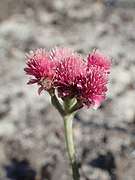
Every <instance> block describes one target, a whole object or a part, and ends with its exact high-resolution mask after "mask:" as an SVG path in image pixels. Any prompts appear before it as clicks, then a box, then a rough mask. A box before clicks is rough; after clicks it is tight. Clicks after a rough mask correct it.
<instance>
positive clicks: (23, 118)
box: [0, 0, 135, 180]
mask: <svg viewBox="0 0 135 180" xmlns="http://www.w3.org/2000/svg"><path fill="white" fill-rule="evenodd" d="M61 44H63V45H64V46H69V47H71V48H73V49H75V51H77V52H79V53H83V54H88V53H89V52H91V51H92V49H93V48H99V49H100V50H101V51H102V52H103V53H105V54H107V55H108V56H110V57H111V58H112V62H113V63H112V70H111V76H110V84H109V86H108V88H109V91H108V99H107V100H106V101H105V102H104V103H103V105H102V106H101V107H100V108H99V109H98V110H96V111H95V110H93V109H88V110H87V109H85V108H84V109H82V110H80V111H79V112H78V113H77V115H76V117H75V119H74V129H73V131H74V141H75V148H76V153H77V158H78V163H79V167H80V174H81V180H135V103H134V102H135V0H128V1H126V0H29V1H28V0H0V180H70V179H72V178H71V171H70V167H69V160H68V157H67V152H66V144H65V137H64V131H63V122H62V119H61V117H60V115H59V114H58V112H57V110H56V109H55V108H53V107H52V105H51V104H50V98H49V96H48V94H47V93H43V94H42V95H40V96H39V95H38V94H37V89H38V87H36V86H27V85H26V83H27V81H28V78H29V77H28V76H26V75H25V73H24V71H23V68H24V67H25V54H26V52H28V51H29V50H36V49H37V48H39V47H44V48H46V49H50V48H52V47H54V46H55V45H61Z"/></svg>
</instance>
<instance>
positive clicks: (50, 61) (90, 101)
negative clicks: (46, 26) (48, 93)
mask: <svg viewBox="0 0 135 180" xmlns="http://www.w3.org/2000/svg"><path fill="white" fill-rule="evenodd" d="M110 62H111V61H110V59H109V58H108V57H106V56H104V55H103V54H102V53H101V52H100V51H99V50H94V51H93V52H92V54H91V55H90V54H89V55H88V56H87V58H86V59H83V58H82V57H81V55H80V54H78V53H75V52H74V51H72V50H71V49H69V48H64V47H55V48H54V49H52V50H51V51H50V52H48V51H45V50H43V49H38V50H37V51H36V52H32V51H31V52H30V53H29V54H28V55H27V65H28V67H27V68H25V69H24V70H25V72H26V73H27V74H29V75H31V76H34V77H33V78H32V79H30V80H29V82H28V84H34V83H37V84H38V85H39V93H40V92H41V91H42V90H43V89H45V90H49V89H53V92H55V90H57V92H58V96H59V97H60V98H62V99H63V100H65V99H71V98H76V99H77V101H79V102H80V101H81V102H82V103H83V105H85V106H86V107H90V106H93V107H94V108H95V109H96V108H98V107H99V106H100V105H101V103H102V102H103V101H104V100H105V98H106V91H107V87H106V86H107V83H108V75H109V73H110V64H111V63H110Z"/></svg>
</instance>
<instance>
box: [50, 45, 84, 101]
mask: <svg viewBox="0 0 135 180" xmlns="http://www.w3.org/2000/svg"><path fill="white" fill-rule="evenodd" d="M52 59H53V60H55V61H57V68H56V72H55V76H54V79H53V87H54V88H55V89H57V90H58V96H59V97H61V98H63V97H68V98H73V97H76V96H78V87H77V86H79V83H80V82H79V81H80V80H81V76H82V74H83V73H84V72H85V71H86V68H87V67H86V65H85V64H84V61H83V59H82V58H81V56H80V55H79V54H77V53H74V52H73V51H72V50H70V49H67V48H62V47H60V48H56V49H55V50H54V51H53V54H52Z"/></svg>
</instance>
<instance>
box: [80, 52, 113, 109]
mask: <svg viewBox="0 0 135 180" xmlns="http://www.w3.org/2000/svg"><path fill="white" fill-rule="evenodd" d="M110 62H111V61H110V59H109V58H108V57H106V56H104V55H103V54H101V53H100V51H99V50H94V51H93V53H92V55H91V56H90V55H88V57H87V60H86V63H87V66H88V68H87V71H86V74H85V76H84V77H83V81H82V82H83V84H82V88H80V97H79V98H80V99H81V100H82V101H83V103H84V105H85V106H86V107H90V106H91V105H92V106H93V108H95V109H97V108H98V107H99V106H100V105H101V103H102V102H103V101H104V100H105V98H106V94H105V93H106V91H107V87H106V85H107V83H108V75H109V73H110V64H111V63H110Z"/></svg>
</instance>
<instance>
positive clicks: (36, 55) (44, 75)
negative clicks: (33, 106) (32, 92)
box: [24, 49, 55, 94]
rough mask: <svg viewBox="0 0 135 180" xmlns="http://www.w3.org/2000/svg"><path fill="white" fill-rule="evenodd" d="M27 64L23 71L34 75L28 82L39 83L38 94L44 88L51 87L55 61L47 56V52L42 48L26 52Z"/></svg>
mask: <svg viewBox="0 0 135 180" xmlns="http://www.w3.org/2000/svg"><path fill="white" fill-rule="evenodd" d="M27 65H28V67H26V68H25V69H24V71H25V72H26V73H27V74H29V75H32V76H34V77H33V78H31V79H30V80H29V82H28V84H34V83H37V84H38V85H39V94H40V93H41V91H42V90H43V89H45V88H47V89H48V88H50V87H51V82H52V78H53V75H54V73H55V62H54V61H52V60H51V59H50V57H49V52H47V51H45V50H43V49H37V50H36V52H33V51H30V53H29V54H27Z"/></svg>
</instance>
